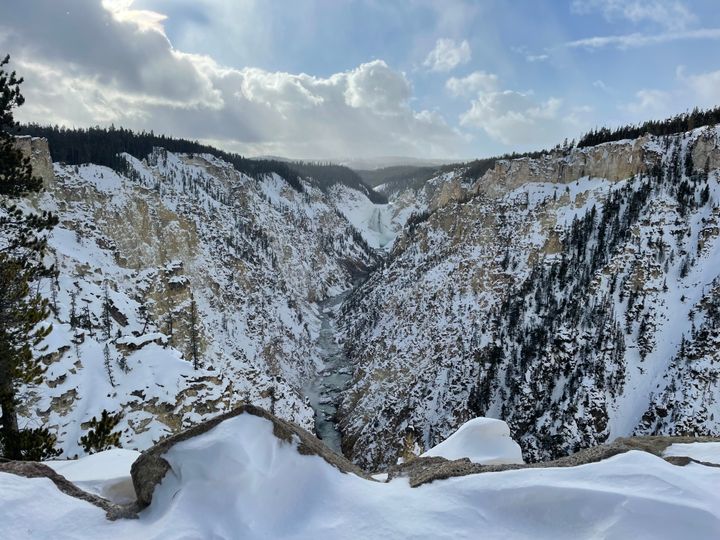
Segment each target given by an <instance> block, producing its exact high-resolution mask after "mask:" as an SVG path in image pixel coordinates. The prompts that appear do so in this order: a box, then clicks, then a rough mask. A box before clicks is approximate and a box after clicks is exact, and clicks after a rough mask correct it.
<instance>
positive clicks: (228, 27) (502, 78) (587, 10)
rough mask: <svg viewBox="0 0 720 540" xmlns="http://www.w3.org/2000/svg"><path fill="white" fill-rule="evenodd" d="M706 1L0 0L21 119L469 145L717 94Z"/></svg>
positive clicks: (718, 74)
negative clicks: (18, 82) (20, 81)
mask: <svg viewBox="0 0 720 540" xmlns="http://www.w3.org/2000/svg"><path fill="white" fill-rule="evenodd" d="M719 8H720V0H513V1H510V0H403V1H400V0H0V54H5V53H9V54H10V55H11V60H12V63H11V67H12V68H13V69H15V70H17V72H18V73H19V74H20V75H22V76H24V78H25V83H24V85H23V93H24V95H25V97H26V104H25V105H24V106H23V107H22V108H21V109H19V110H18V112H17V114H16V117H17V118H18V119H19V120H21V121H32V122H38V123H41V124H59V125H65V126H77V127H85V126H93V125H110V124H114V125H116V126H125V127H129V128H132V129H137V130H143V129H144V130H148V131H150V130H153V131H155V132H156V133H165V134H168V135H173V136H177V137H185V138H190V139H197V140H201V141H203V142H208V143H210V144H213V145H216V146H218V147H221V148H223V149H226V150H230V151H235V152H239V153H241V154H244V155H250V156H258V155H275V156H284V157H288V158H302V159H347V158H375V157H381V156H409V157H418V158H437V159H447V160H451V159H453V160H454V159H470V158H476V157H486V156H491V155H497V154H502V153H506V152H512V151H525V150H532V149H540V148H547V147H552V146H554V145H555V144H557V143H561V142H563V140H564V139H565V138H567V139H569V140H571V139H574V138H578V137H579V136H580V135H582V134H583V133H584V132H586V131H588V130H589V129H592V128H593V127H596V126H611V127H612V126H617V125H621V124H626V123H635V122H640V121H644V120H647V119H659V118H664V117H667V116H669V115H672V114H676V113H680V112H684V111H686V110H688V109H691V108H693V107H696V106H697V107H701V108H707V107H713V106H717V105H720V9H719Z"/></svg>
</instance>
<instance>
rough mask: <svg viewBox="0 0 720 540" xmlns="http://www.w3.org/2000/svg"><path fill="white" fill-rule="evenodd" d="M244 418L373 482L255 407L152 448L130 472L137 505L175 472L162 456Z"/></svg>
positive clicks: (311, 437)
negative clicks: (267, 424) (255, 420)
mask: <svg viewBox="0 0 720 540" xmlns="http://www.w3.org/2000/svg"><path fill="white" fill-rule="evenodd" d="M242 414H250V415H254V416H258V417H260V418H264V419H266V420H269V421H270V422H272V425H273V434H274V435H275V436H276V437H277V438H278V439H281V440H282V441H285V442H287V443H288V444H297V450H298V452H299V453H300V454H303V455H315V456H320V457H321V458H323V459H324V460H325V461H327V462H328V463H329V464H330V465H332V466H333V467H335V468H337V469H338V470H340V471H341V472H343V473H353V474H356V475H357V476H360V477H362V478H366V479H370V478H369V476H368V475H367V474H366V473H365V472H364V471H362V470H361V469H360V468H358V467H357V466H356V465H354V464H352V463H351V462H350V461H348V460H347V459H345V458H344V457H343V456H341V455H339V454H336V453H335V452H333V451H332V450H330V449H329V448H328V447H327V446H325V444H324V443H323V442H322V441H321V440H320V439H318V438H317V437H315V436H314V435H312V434H311V433H308V432H307V431H305V430H304V429H302V428H301V427H299V426H297V425H295V424H293V423H291V422H286V421H285V420H281V419H280V418H277V417H276V416H274V415H272V414H270V413H269V412H267V411H266V410H264V409H261V408H259V407H255V406H253V405H241V406H240V407H237V408H236V409H234V410H232V411H230V412H227V413H225V414H222V415H220V416H218V417H216V418H213V419H211V420H208V421H206V422H203V423H202V424H198V425H196V426H194V427H192V428H190V429H188V430H186V431H183V432H182V433H178V434H177V435H173V436H172V437H169V438H167V439H165V440H163V441H161V442H159V443H158V444H156V445H155V446H153V447H152V448H149V449H148V450H146V451H144V452H143V453H142V455H141V456H140V457H139V458H138V459H137V461H135V463H133V465H132V470H131V473H132V480H133V486H134V487H135V493H136V495H137V501H138V504H139V505H141V506H147V505H149V504H150V503H151V502H152V498H153V492H154V491H155V487H156V486H157V485H158V484H159V483H160V482H162V480H163V478H164V477H165V475H166V474H167V473H168V471H170V470H171V469H172V467H171V465H170V463H168V461H167V460H166V459H165V458H164V457H163V455H164V454H166V453H167V452H168V451H169V450H170V449H171V448H172V447H173V446H175V445H176V444H178V443H180V442H182V441H186V440H189V439H191V438H193V437H198V436H201V435H203V434H204V433H207V432H208V431H210V430H211V429H213V428H214V427H215V426H217V425H218V424H220V423H221V422H224V421H226V420H229V419H230V418H235V417H237V416H240V415H242Z"/></svg>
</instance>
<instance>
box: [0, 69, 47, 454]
mask: <svg viewBox="0 0 720 540" xmlns="http://www.w3.org/2000/svg"><path fill="white" fill-rule="evenodd" d="M8 62H9V57H5V59H4V60H2V61H0V410H1V411H2V418H1V421H2V426H1V428H0V445H1V446H2V454H3V455H4V456H5V457H6V458H9V459H40V458H42V457H46V456H51V455H55V452H54V450H53V446H54V442H55V439H54V436H52V435H51V434H50V433H49V432H48V431H47V430H46V429H44V428H40V429H33V430H29V429H23V430H21V429H20V427H19V425H18V418H17V389H18V386H19V385H21V384H24V383H34V382H38V380H39V379H40V378H41V376H42V374H43V368H42V366H41V364H40V363H39V362H38V361H37V359H36V358H34V356H33V347H35V346H37V345H38V344H39V343H40V342H41V341H42V340H43V339H44V338H45V337H46V336H47V335H48V334H49V333H50V331H51V327H50V326H49V325H42V324H41V323H42V322H43V321H44V320H45V319H46V318H47V317H48V315H49V314H50V310H49V307H48V302H47V301H46V300H44V299H42V298H41V297H40V295H39V294H37V293H31V289H30V285H31V283H33V282H37V280H38V279H40V278H42V277H48V276H52V274H53V271H54V270H53V268H47V267H45V265H44V264H43V255H44V251H45V246H46V240H45V238H44V236H43V235H42V234H41V233H42V232H43V231H46V230H49V229H51V228H52V227H53V226H54V225H55V223H57V219H56V218H55V217H54V216H52V215H51V214H48V213H44V214H42V215H38V214H33V213H27V212H24V211H22V210H21V209H20V208H18V206H17V205H16V203H15V201H16V200H17V198H19V197H22V196H24V195H27V194H28V193H33V192H37V191H39V190H40V189H41V187H42V181H41V180H40V179H39V178H37V177H35V176H33V173H32V167H31V165H30V160H29V158H26V157H23V155H22V153H21V152H20V150H18V149H17V148H16V146H15V140H14V137H13V135H12V133H11V132H12V131H13V130H15V129H16V126H17V124H16V123H15V120H14V118H13V109H14V108H15V107H19V106H20V105H22V104H23V102H24V98H23V97H22V94H21V93H20V84H21V83H22V79H20V78H18V77H17V76H16V74H15V72H12V73H8V72H6V71H5V70H4V69H3V67H4V66H5V65H6V64H7V63H8Z"/></svg>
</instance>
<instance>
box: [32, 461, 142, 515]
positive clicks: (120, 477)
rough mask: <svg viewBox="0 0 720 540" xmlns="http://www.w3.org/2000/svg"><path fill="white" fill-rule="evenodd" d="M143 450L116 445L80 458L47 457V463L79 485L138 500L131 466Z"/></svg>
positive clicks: (109, 496)
mask: <svg viewBox="0 0 720 540" xmlns="http://www.w3.org/2000/svg"><path fill="white" fill-rule="evenodd" d="M138 457H140V452H137V451H135V450H124V449H122V448H114V449H112V450H105V451H104V452H98V453H97V454H92V455H90V456H86V457H83V458H80V459H76V460H67V461H46V462H45V465H47V466H48V467H50V468H51V469H53V470H54V471H55V472H56V473H58V474H61V475H63V476H64V477H65V478H67V479H68V480H70V481H71V482H72V483H74V484H75V485H77V486H78V487H79V488H81V489H84V490H85V491H88V492H90V493H94V494H96V495H100V496H101V497H105V498H106V499H109V500H111V501H113V502H115V503H118V504H124V503H129V502H133V501H134V500H135V490H134V489H133V486H132V479H131V478H130V467H131V466H132V464H133V462H134V461H135V460H136V459H137V458H138Z"/></svg>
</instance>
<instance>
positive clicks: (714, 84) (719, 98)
mask: <svg viewBox="0 0 720 540" xmlns="http://www.w3.org/2000/svg"><path fill="white" fill-rule="evenodd" d="M677 75H678V78H679V79H680V80H681V82H682V83H683V84H684V85H685V86H686V87H687V88H688V89H689V91H690V93H691V94H692V95H693V96H694V97H695V102H696V105H698V106H704V107H717V106H718V105H720V71H710V72H707V73H700V74H697V75H686V74H685V70H684V69H683V68H678V73H677Z"/></svg>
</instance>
